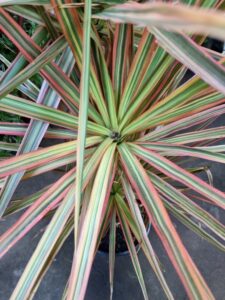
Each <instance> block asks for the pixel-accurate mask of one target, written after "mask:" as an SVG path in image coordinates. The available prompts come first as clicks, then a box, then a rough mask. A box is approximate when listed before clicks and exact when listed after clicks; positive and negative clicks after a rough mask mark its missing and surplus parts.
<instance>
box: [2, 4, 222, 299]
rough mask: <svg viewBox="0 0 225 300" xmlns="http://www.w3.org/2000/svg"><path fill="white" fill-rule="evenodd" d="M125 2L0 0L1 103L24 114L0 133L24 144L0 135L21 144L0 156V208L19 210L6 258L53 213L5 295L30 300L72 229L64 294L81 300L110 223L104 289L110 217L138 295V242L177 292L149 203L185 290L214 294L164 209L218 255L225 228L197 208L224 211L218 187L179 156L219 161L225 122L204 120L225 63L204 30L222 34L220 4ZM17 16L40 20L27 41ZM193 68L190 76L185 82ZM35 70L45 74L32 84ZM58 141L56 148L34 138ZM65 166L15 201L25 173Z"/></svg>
mask: <svg viewBox="0 0 225 300" xmlns="http://www.w3.org/2000/svg"><path fill="white" fill-rule="evenodd" d="M125 2H126V1H119V0H117V1H116V0H112V1H103V0H102V1H97V0H96V1H93V3H92V1H91V0H87V1H80V2H79V1H70V0H68V1H67V0H65V1H61V0H51V1H50V0H49V1H48V0H42V1H34V0H27V1H22V0H21V1H20V0H18V1H11V0H8V1H7V0H6V1H4V0H0V29H1V31H2V32H3V34H4V35H5V36H6V37H7V38H8V39H9V40H10V41H11V42H12V43H13V44H14V45H15V46H16V48H17V49H18V55H17V57H16V58H15V59H14V60H13V61H10V62H8V61H7V60H6V59H5V58H4V57H3V56H1V60H3V62H4V63H5V65H8V69H7V70H6V71H5V72H4V73H3V74H1V77H0V111H2V112H9V113H12V114H14V115H18V116H20V117H21V119H20V120H21V122H17V123H13V122H0V134H2V135H9V136H10V135H11V136H20V137H22V139H21V142H20V143H19V144H10V143H6V142H4V143H3V142H1V144H0V147H1V149H3V150H10V151H11V152H12V151H14V152H15V153H16V155H14V156H11V157H9V158H4V160H1V161H0V177H1V195H0V196H1V199H0V214H1V216H2V217H3V218H4V219H6V222H7V216H8V215H10V214H13V213H15V212H18V211H20V210H22V214H20V217H19V219H18V220H17V221H16V222H15V224H13V225H12V226H11V227H10V228H9V229H7V231H6V232H5V233H3V235H2V236H1V238H0V255H1V256H3V255H5V254H6V253H7V252H8V251H9V250H10V249H11V248H12V247H13V246H14V245H15V244H16V243H17V242H18V241H19V240H20V239H22V238H23V237H24V236H25V235H26V234H27V233H28V232H29V230H31V229H32V228H33V227H34V226H35V225H36V224H37V223H38V222H40V221H41V220H42V219H43V218H45V217H48V218H49V225H48V226H47V228H45V230H44V233H43V235H42V237H41V239H40V241H39V243H38V245H37V247H36V249H35V251H34V253H33V255H32V257H31V259H30V260H29V262H28V264H27V266H26V268H25V270H24V273H23V274H22V276H21V278H20V279H19V282H18V284H17V286H16V288H15V290H14V291H13V294H12V296H11V299H15V300H24V299H31V298H32V297H33V295H34V294H35V292H36V290H37V288H38V286H39V284H40V282H41V280H42V279H43V277H44V275H45V273H46V272H47V270H48V269H49V267H50V266H51V263H52V261H53V259H54V257H55V256H56V255H57V253H58V252H59V250H60V248H61V247H62V245H63V243H64V242H65V240H66V239H67V237H68V236H69V235H70V234H71V233H72V232H73V233H74V259H73V265H72V269H71V274H70V277H69V278H68V284H67V286H66V287H65V292H64V295H63V298H64V299H70V300H71V299H75V300H78V299H79V300H80V299H83V298H84V296H85V291H86V287H87V283H88V278H89V275H90V272H91V266H92V263H93V260H94V257H95V254H96V252H97V250H98V247H99V244H100V243H101V239H102V238H103V237H104V236H105V235H106V233H107V232H109V241H110V242H109V269H110V271H109V274H110V276H109V277H110V286H111V298H112V291H113V276H114V262H115V241H116V232H117V228H118V226H119V227H120V228H121V229H122V231H123V234H124V239H125V241H126V243H127V248H128V250H129V252H130V256H131V259H132V263H133V266H134V269H135V271H136V274H137V277H138V280H139V282H140V285H141V288H142V291H143V297H144V298H145V299H148V293H147V290H146V287H145V283H144V278H143V275H142V270H141V267H140V264H139V259H138V255H137V252H136V247H135V240H136V241H138V242H139V243H140V246H141V249H142V250H143V252H144V254H145V255H146V257H147V259H148V261H149V264H150V266H151V267H152V270H153V271H154V272H155V274H156V276H157V278H158V280H159V282H160V284H161V286H162V288H163V290H164V292H165V295H166V297H167V298H168V299H173V295H172V293H171V291H170V289H169V286H168V285H167V282H166V280H165V278H164V273H163V271H162V269H161V265H160V262H159V260H158V258H157V253H155V251H154V245H153V246H152V244H151V239H150V240H149V238H148V236H147V233H146V224H145V223H144V221H143V209H144V215H146V216H147V217H148V219H149V222H151V224H152V226H153V228H154V229H155V231H156V233H157V235H158V237H159V239H160V240H161V242H162V244H163V246H164V248H165V250H166V252H167V254H168V257H169V258H170V260H171V262H172V264H173V266H174V268H175V270H176V271H177V273H178V275H179V278H180V280H181V281H182V283H183V285H184V287H185V290H186V292H187V295H188V297H189V298H190V299H204V300H205V299H214V297H213V295H212V293H211V291H210V288H209V287H208V286H207V284H206V282H205V281H204V279H203V278H202V276H201V274H200V272H199V271H198V269H197V267H196V266H195V263H194V262H193V260H192V258H191V257H190V255H189V254H188V252H187V250H186V248H185V247H184V245H183V243H182V239H181V237H180V236H179V235H178V233H177V231H176V229H175V227H174V225H173V222H172V221H171V215H173V216H175V217H176V218H177V219H178V220H179V221H180V222H181V223H183V224H184V225H185V226H187V227H188V228H190V229H191V230H193V231H194V232H196V233H197V234H198V235H200V236H201V237H203V238H204V239H206V240H208V241H209V242H210V243H212V244H214V245H215V246H216V247H218V248H219V249H221V250H222V251H224V250H225V246H224V244H223V241H224V240H225V227H224V225H223V224H222V223H221V222H220V221H218V220H217V219H215V217H213V216H212V215H211V214H209V213H208V212H207V211H206V210H204V209H203V208H202V207H203V206H202V205H201V203H203V202H208V203H209V205H212V206H217V207H220V208H222V209H224V208H225V194H224V193H223V192H222V191H219V190H217V189H216V188H214V187H213V186H212V184H211V182H209V183H208V181H207V180H206V181H203V180H202V179H200V177H199V176H198V172H200V171H202V170H204V168H199V167H192V168H188V167H185V165H184V164H183V161H184V159H187V157H189V158H193V159H196V158H198V159H199V158H200V159H204V160H210V161H214V162H220V163H225V155H224V154H223V151H224V150H225V148H224V146H223V145H221V144H220V145H217V144H214V145H212V143H213V142H217V141H218V140H220V139H222V138H224V137H225V127H218V128H212V127H211V128H208V125H210V124H211V123H212V121H213V120H215V118H217V117H218V116H221V115H222V114H224V113H225V97H224V94H225V84H224V83H225V68H224V66H223V64H224V63H225V59H224V58H223V57H222V55H219V54H217V53H214V52H213V51H210V50H207V49H205V48H203V47H202V43H203V42H204V40H205V38H206V36H207V35H208V34H209V35H211V36H213V37H217V38H220V39H224V38H225V30H224V28H225V19H224V15H223V13H221V10H222V9H223V6H224V1H219V0H218V1H209V0H202V1H196V2H195V0H193V1H192V0H190V1H183V3H177V2H176V3H175V4H173V3H172V2H171V1H170V2H169V3H167V2H163V3H161V2H159V1H157V2H151V3H134V2H130V3H125ZM116 4H119V5H116ZM193 6H195V7H194V8H193ZM212 8H213V9H212ZM215 8H216V9H215ZM14 16H20V17H22V18H25V19H26V20H29V21H31V22H33V23H34V24H36V25H37V26H36V27H35V28H36V30H35V32H34V34H33V36H32V37H30V36H29V35H27V34H26V32H25V31H24V30H23V28H22V26H21V24H20V23H17V21H16V20H15V18H14ZM187 68H190V69H191V70H192V71H193V72H194V74H195V75H194V76H193V77H192V78H191V79H189V80H188V81H186V82H185V81H181V80H182V78H183V76H184V74H185V72H186V70H187ZM34 74H40V76H41V78H42V84H41V87H40V88H39V87H37V86H35V84H34V83H33V82H32V80H31V77H32V76H33V75H34ZM181 82H184V83H181ZM15 90H19V95H20V96H15V94H14V91H15ZM27 120H29V122H28V121H27ZM53 138H54V139H56V140H57V141H58V143H56V144H53V145H52V146H44V147H43V146H40V143H41V142H42V140H43V139H53ZM62 167H63V170H64V172H63V173H62V176H61V178H60V179H58V180H57V181H56V182H54V183H52V184H51V185H48V186H46V188H44V189H42V190H40V191H38V192H37V193H35V194H32V195H29V196H28V197H26V198H23V199H19V200H16V201H15V200H12V197H13V194H14V192H15V190H16V188H17V186H18V185H19V183H20V182H21V181H25V180H27V179H29V178H31V177H34V176H37V175H40V174H43V173H44V172H49V171H54V170H56V169H58V168H62ZM11 200H12V201H11ZM199 223H200V224H203V225H204V226H202V227H201V226H199V225H198V224H199ZM150 290H151V288H150ZM150 292H151V291H150Z"/></svg>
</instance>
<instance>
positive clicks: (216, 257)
mask: <svg viewBox="0 0 225 300" xmlns="http://www.w3.org/2000/svg"><path fill="white" fill-rule="evenodd" d="M223 120H224V117H223V118H221V119H220V120H219V121H217V125H222V124H224V121H223ZM207 164H208V165H209V166H210V169H211V171H212V173H213V178H214V185H215V186H216V187H217V188H219V189H221V190H222V191H225V180H224V174H225V166H224V165H221V164H217V163H211V162H210V163H208V162H207ZM56 177H57V175H55V174H54V173H52V174H46V175H42V176H40V177H37V178H35V179H33V180H31V181H30V182H29V188H27V184H28V183H26V185H24V184H22V185H21V186H20V187H19V188H18V191H17V196H23V195H26V193H27V191H29V193H33V192H35V191H36V190H38V189H40V188H42V187H44V186H45V185H46V183H47V182H48V183H50V182H52V181H54V180H55V178H56ZM207 209H208V210H209V211H210V212H211V213H212V214H213V215H214V216H216V217H217V218H218V219H219V220H220V221H221V222H223V223H224V224H225V212H224V211H221V210H220V209H218V208H216V207H207ZM17 217H18V216H12V217H10V218H9V219H8V221H7V222H5V221H3V222H1V224H0V231H1V232H3V231H4V230H5V229H6V228H7V227H8V226H10V224H13V223H14V222H15V220H16V219H17ZM174 224H175V226H176V227H177V230H178V232H179V233H180V235H181V237H182V240H183V242H184V244H185V246H186V247H187V249H188V250H189V253H190V254H191V256H192V257H193V259H194V261H195V263H196V265H197V266H198V268H199V270H200V271H201V273H202V274H203V276H204V277H205V279H206V281H207V283H208V285H209V287H210V288H211V290H212V291H213V293H214V295H215V298H216V300H224V299H225V275H224V274H225V254H224V253H222V252H220V251H219V250H217V249H215V248H214V247H213V246H211V245H210V244H209V243H207V242H206V241H204V240H203V239H201V238H199V237H198V236H197V235H196V234H194V233H192V232H191V231H190V230H188V229H186V228H185V227H184V226H182V225H181V224H180V223H178V222H177V221H174ZM46 225H47V221H44V222H42V224H40V225H38V226H36V227H35V228H34V229H33V230H32V232H31V233H30V234H29V235H27V236H26V237H25V238H23V239H22V240H21V241H20V242H19V243H18V244H17V245H16V246H15V247H14V248H13V249H12V250H11V251H10V252H9V253H8V254H7V255H6V256H5V257H4V258H3V259H2V260H1V262H0V300H7V299H9V297H10V294H11V292H12V290H13V288H14V287H15V285H16V283H17V281H18V279H19V277H20V275H21V274H22V272H23V269H24V267H25V265H26V263H27V261H28V260H29V258H30V256H31V254H32V251H33V250H34V248H35V246H36V245H37V243H38V240H39V238H40V237H41V233H42V231H41V229H42V228H43V227H44V226H46ZM150 240H151V242H152V244H153V246H154V249H155V251H156V253H157V254H158V256H159V258H160V260H161V262H162V265H163V267H164V269H165V276H166V278H167V280H168V283H169V286H170V287H171V290H172V292H173V294H174V298H175V299H176V300H185V299H187V296H186V295H185V292H184V289H183V287H182V285H181V283H180V281H179V279H178V277H177V275H176V274H175V272H174V270H173V268H172V266H171V264H170V262H169V261H168V258H167V255H166V253H165V251H164V250H163V248H162V246H161V243H160V241H159V240H158V238H157V236H156V233H155V232H154V230H151V232H150ZM72 249H73V238H72V236H71V237H70V238H68V240H67V241H66V243H65V245H64V247H63V249H62V250H61V251H60V253H59V254H58V256H57V258H56V260H55V261H54V263H53V265H52V267H51V269H50V270H49V271H48V273H47V275H46V276H45V278H44V280H43V282H42V284H41V285H40V288H39V290H38V292H37V294H36V296H35V297H34V299H35V300H59V299H61V295H62V292H63V288H64V286H65V284H66V281H67V278H68V275H69V272H70V267H71V261H72V251H73V250H72ZM139 258H140V261H141V264H142V267H143V273H144V277H145V282H146V286H147V289H148V292H149V297H150V299H154V300H164V299H166V298H165V296H164V294H163V292H162V290H161V288H160V285H159V283H158V282H157V279H156V278H155V275H154V274H153V271H152V270H151V267H150V266H149V264H148V262H147V261H146V259H145V257H144V255H143V254H142V253H139ZM85 299H86V300H105V299H109V284H108V257H107V255H103V254H98V255H97V257H96V259H95V262H94V266H93V269H92V273H91V278H90V281H89V286H88V290H87V294H86V298H85ZM113 299H114V300H139V299H143V298H142V293H141V289H140V287H139V284H138V281H137V279H136V276H135V273H134V271H133V267H132V264H131V260H130V258H129V256H118V257H117V258H116V267H115V286H114V298H113ZM204 300H207V299H204Z"/></svg>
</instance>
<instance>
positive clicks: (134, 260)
mask: <svg viewBox="0 0 225 300" xmlns="http://www.w3.org/2000/svg"><path fill="white" fill-rule="evenodd" d="M115 198H117V195H116V196H115ZM117 213H118V216H119V220H120V225H121V228H122V230H123V235H124V238H125V241H126V244H127V248H128V251H129V253H130V257H131V261H132V263H133V267H134V270H135V272H136V275H137V278H138V281H139V283H140V286H141V290H142V293H143V297H144V299H145V300H148V299H149V297H148V292H147V289H146V286H145V282H144V277H143V274H142V270H141V266H140V263H139V259H138V255H137V249H136V248H135V245H134V240H133V237H132V234H131V231H130V228H129V225H128V224H127V221H126V217H125V216H124V213H123V211H122V210H120V207H119V206H117Z"/></svg>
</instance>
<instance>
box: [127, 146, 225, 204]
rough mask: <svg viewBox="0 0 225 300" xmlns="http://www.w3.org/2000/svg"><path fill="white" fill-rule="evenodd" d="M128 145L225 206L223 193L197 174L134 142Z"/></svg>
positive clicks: (147, 159) (155, 164)
mask: <svg viewBox="0 0 225 300" xmlns="http://www.w3.org/2000/svg"><path fill="white" fill-rule="evenodd" d="M129 146H130V148H131V149H132V151H133V153H135V154H136V155H137V156H138V157H140V158H141V159H143V160H145V161H146V162H147V163H149V164H150V165H152V166H154V167H155V168H156V169H158V170H159V171H160V172H162V173H164V174H165V175H167V176H168V177H169V178H172V179H174V180H176V181H178V182H180V183H182V184H184V185H185V186H187V187H189V188H191V189H193V190H195V191H196V192H198V193H199V194H201V195H203V196H204V197H206V198H209V199H210V200H211V201H213V203H214V204H216V205H218V206H220V207H222V208H224V207H225V194H224V193H223V192H221V191H219V190H217V189H216V188H214V187H212V186H210V185H209V184H207V183H205V182H204V181H203V180H201V179H200V178H198V177H197V176H195V175H193V174H191V173H189V172H187V171H186V170H185V169H183V168H181V167H179V166H178V165H176V164H175V163H173V162H172V161H170V160H168V159H167V158H165V157H163V156H162V155H160V154H158V153H156V152H154V151H151V150H149V149H145V148H143V147H140V146H137V145H134V144H129Z"/></svg>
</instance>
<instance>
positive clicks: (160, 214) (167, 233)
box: [119, 143, 214, 299]
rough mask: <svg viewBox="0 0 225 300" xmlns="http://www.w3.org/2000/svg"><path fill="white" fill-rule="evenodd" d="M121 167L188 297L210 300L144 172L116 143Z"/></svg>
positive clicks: (122, 146) (122, 145) (129, 154)
mask: <svg viewBox="0 0 225 300" xmlns="http://www.w3.org/2000/svg"><path fill="white" fill-rule="evenodd" d="M119 152H120V157H121V160H122V164H123V168H124V170H125V172H126V175H127V176H128V178H129V181H130V182H131V184H132V186H133V188H134V189H135V191H136V193H137V195H138V197H139V199H140V200H141V202H142V204H143V205H144V206H145V208H146V212H147V213H148V216H149V218H150V219H151V220H152V225H153V226H154V228H155V229H156V232H157V234H158V236H159V238H160V239H161V241H162V243H163V245H164V247H165V249H166V251H167V253H168V255H169V257H170V259H171V261H172V263H173V264H174V267H175V269H176V271H177V272H178V275H179V277H180V279H181V281H182V283H183V285H184V287H185V289H186V292H187V294H188V295H189V297H190V298H193V299H198V298H201V297H202V298H205V297H207V298H208V299H214V298H213V295H212V293H211V292H210V290H209V288H208V287H207V285H206V283H205V282H204V280H203V278H202V276H201V275H200V273H199V271H198V270H197V268H196V266H195V265H194V263H193V261H192V259H191V257H190V256H189V254H188V252H187V250H186V249H185V247H184V246H183V244H182V242H181V240H180V238H179V235H178V234H177V232H176V230H175V228H174V226H173V224H172V221H171V220H170V218H169V216H168V213H167V211H166V209H165V207H164V205H163V202H162V200H161V199H160V197H159V195H158V193H157V192H156V190H155V188H154V186H153V184H152V183H151V181H150V179H149V177H148V175H147V173H146V171H145V170H144V169H143V167H142V165H141V164H140V162H139V161H138V159H137V158H135V156H134V155H133V154H132V152H131V151H130V150H129V148H128V146H127V145H126V144H124V143H123V144H120V146H119Z"/></svg>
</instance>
